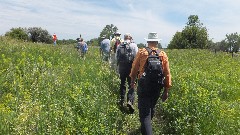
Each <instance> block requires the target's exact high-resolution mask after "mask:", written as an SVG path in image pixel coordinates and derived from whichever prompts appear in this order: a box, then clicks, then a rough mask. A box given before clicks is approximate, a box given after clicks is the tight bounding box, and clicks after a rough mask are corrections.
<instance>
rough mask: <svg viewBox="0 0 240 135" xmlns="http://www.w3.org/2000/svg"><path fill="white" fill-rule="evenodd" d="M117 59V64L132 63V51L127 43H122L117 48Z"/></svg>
mask: <svg viewBox="0 0 240 135" xmlns="http://www.w3.org/2000/svg"><path fill="white" fill-rule="evenodd" d="M117 53H118V55H117V56H118V58H117V61H118V63H132V62H133V59H134V56H133V53H132V49H131V48H130V46H129V43H126V42H124V43H123V44H121V45H120V46H119V50H118V52H117Z"/></svg>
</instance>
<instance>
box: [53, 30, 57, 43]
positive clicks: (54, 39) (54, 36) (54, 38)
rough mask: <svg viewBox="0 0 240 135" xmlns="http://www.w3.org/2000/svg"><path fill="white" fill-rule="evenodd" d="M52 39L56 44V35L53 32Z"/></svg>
mask: <svg viewBox="0 0 240 135" xmlns="http://www.w3.org/2000/svg"><path fill="white" fill-rule="evenodd" d="M52 39H53V44H54V45H56V44H57V35H56V34H55V33H54V34H53V36H52Z"/></svg>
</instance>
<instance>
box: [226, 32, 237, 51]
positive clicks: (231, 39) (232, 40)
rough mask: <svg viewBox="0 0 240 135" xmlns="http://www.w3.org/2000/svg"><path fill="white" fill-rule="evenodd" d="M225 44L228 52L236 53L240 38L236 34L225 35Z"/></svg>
mask: <svg viewBox="0 0 240 135" xmlns="http://www.w3.org/2000/svg"><path fill="white" fill-rule="evenodd" d="M226 42H227V44H228V47H229V51H230V52H238V50H239V46H240V45H239V44H240V36H239V35H238V33H237V32H236V33H231V34H227V35H226Z"/></svg>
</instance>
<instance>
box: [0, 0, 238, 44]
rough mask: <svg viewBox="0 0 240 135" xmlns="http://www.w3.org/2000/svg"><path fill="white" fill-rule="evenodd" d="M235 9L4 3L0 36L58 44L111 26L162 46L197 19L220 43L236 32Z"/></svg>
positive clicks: (69, 1)
mask: <svg viewBox="0 0 240 135" xmlns="http://www.w3.org/2000/svg"><path fill="white" fill-rule="evenodd" d="M0 1H1V0H0ZM239 8H240V1H236V0H218V1H217V2H216V1H210V0H198V1H196V0H192V1H189V0H181V1H175V0H168V1H166V0H151V1H148V0H118V1H112V0H104V1H99V0H79V1H77V0H58V1H47V0H42V1H33V0H9V1H5V0H4V1H1V5H0V9H1V10H0V18H1V23H0V34H5V32H6V31H8V30H10V29H11V28H12V27H42V28H43V29H47V30H48V31H49V32H50V33H51V34H53V33H57V35H58V37H59V38H60V39H68V38H72V39H75V38H76V37H78V36H79V34H82V35H83V37H84V38H85V39H86V40H90V39H92V38H95V37H98V36H99V34H100V32H101V30H102V29H103V28H104V27H105V26H106V25H107V24H114V25H115V26H117V27H118V28H119V31H120V32H121V33H127V32H130V33H131V34H132V35H133V37H134V39H135V41H136V42H137V43H140V42H142V43H145V41H144V40H143V38H144V37H146V36H147V34H148V33H149V32H152V31H156V32H158V33H159V36H160V37H161V38H162V41H161V43H162V44H163V45H164V46H166V45H167V44H168V43H169V42H170V40H171V38H172V37H173V35H174V34H175V33H176V32H177V31H181V30H182V29H183V28H184V26H185V25H186V22H187V21H188V20H187V18H188V16H189V15H191V14H196V15H198V16H199V19H200V21H201V22H202V23H203V25H204V26H206V27H207V29H208V30H209V35H210V38H214V40H215V41H220V40H222V39H224V38H225V35H226V34H227V33H234V32H239V30H240V26H239V25H238V22H239V21H240V15H239V14H238V9H239Z"/></svg>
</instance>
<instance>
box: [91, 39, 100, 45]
mask: <svg viewBox="0 0 240 135" xmlns="http://www.w3.org/2000/svg"><path fill="white" fill-rule="evenodd" d="M90 43H91V45H92V46H98V38H94V39H91V40H90Z"/></svg>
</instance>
